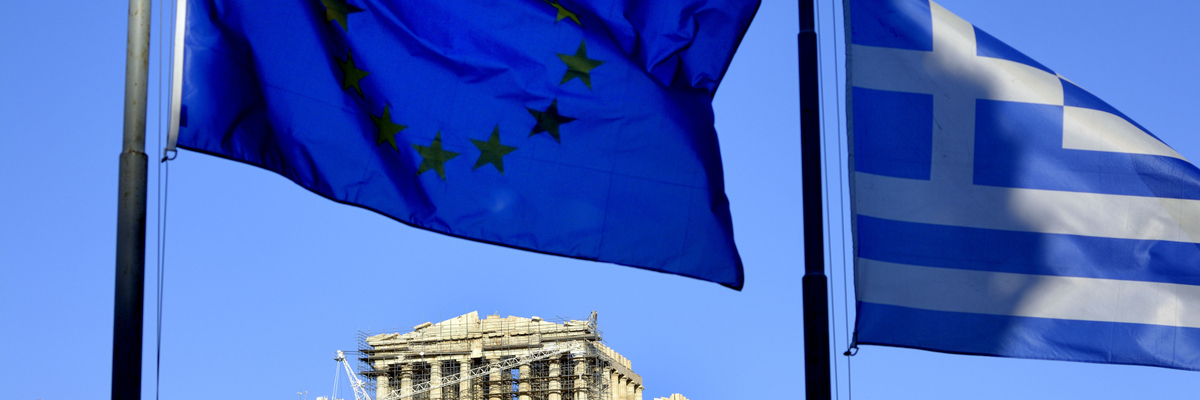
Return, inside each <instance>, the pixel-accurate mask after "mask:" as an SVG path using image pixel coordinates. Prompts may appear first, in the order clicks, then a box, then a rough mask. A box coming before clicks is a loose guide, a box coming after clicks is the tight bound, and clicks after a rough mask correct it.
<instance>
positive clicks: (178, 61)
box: [163, 0, 187, 156]
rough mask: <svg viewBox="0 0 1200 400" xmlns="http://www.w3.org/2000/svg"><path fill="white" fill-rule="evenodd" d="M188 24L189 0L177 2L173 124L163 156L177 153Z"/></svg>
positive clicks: (173, 63)
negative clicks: (185, 27) (170, 152)
mask: <svg viewBox="0 0 1200 400" xmlns="http://www.w3.org/2000/svg"><path fill="white" fill-rule="evenodd" d="M186 23H187V0H178V1H176V2H175V44H174V47H175V48H174V54H172V56H171V123H170V125H169V127H168V128H167V144H166V146H163V153H164V154H163V156H166V152H169V151H175V143H176V142H178V141H179V109H180V108H181V104H182V103H183V101H182V97H183V28H184V25H186Z"/></svg>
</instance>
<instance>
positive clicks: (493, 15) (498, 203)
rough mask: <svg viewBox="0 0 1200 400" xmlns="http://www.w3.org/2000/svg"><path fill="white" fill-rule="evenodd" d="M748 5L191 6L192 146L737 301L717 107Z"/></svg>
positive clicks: (185, 135)
mask: <svg viewBox="0 0 1200 400" xmlns="http://www.w3.org/2000/svg"><path fill="white" fill-rule="evenodd" d="M757 6H758V2H757V1H754V0H713V1H706V0H675V1H647V2H616V1H599V0H595V1H585V0H548V1H546V0H460V1H453V0H452V1H446V0H438V1H382V0H285V1H254V0H191V1H189V2H188V6H187V7H188V8H187V17H186V27H185V31H186V34H185V36H184V37H185V39H184V40H185V46H184V48H185V56H184V57H185V58H184V63H183V65H184V67H183V88H182V105H183V111H182V116H181V122H180V128H179V145H180V146H181V147H184V148H187V149H189V150H194V151H198V152H202V153H208V154H212V155H216V156H219V157H225V158H229V159H232V160H237V161H241V162H245V163H248V164H252V165H256V166H259V167H262V168H266V169H268V170H271V171H275V172H277V173H279V174H281V175H283V176H285V177H287V178H288V179H291V180H293V181H295V182H296V183H297V184H300V185H301V186H303V187H305V188H307V189H309V190H311V191H313V192H315V193H317V194H320V195H322V196H325V197H327V198H329V199H332V200H334V201H338V202H342V203H347V204H352V205H356V206H359V207H364V208H367V209H370V210H374V211H376V212H379V213H381V214H384V215H387V216H389V217H392V218H394V219H396V220H398V221H400V222H403V223H406V224H409V225H411V226H414V227H418V228H422V229H428V230H431V231H435V232H440V233H444V234H447V235H451V236H456V237H461V238H466V239H471V240H476V241H481V242H487V243H494V244H499V245H503V246H509V247H514V248H519V249H526V250H532V251H537V252H544V253H550V254H557V255H563V256H568V257H574V258H581V259H587V260H597V261H605V262H611V263H617V264H623V265H629V266H635V267H640V268H645V269H650V270H655V271H661V272H667V273H672V274H679V275H684V276H689V277H694V278H698V279H703V280H707V281H712V282H717V283H720V284H722V285H726V286H729V287H731V288H735V289H740V288H741V287H742V282H743V277H742V264H741V260H740V258H739V256H738V253H737V249H736V248H735V247H734V242H733V232H732V223H731V221H730V216H729V204H728V200H727V199H726V197H725V193H724V184H723V178H722V172H721V159H720V154H719V151H718V146H717V136H716V132H715V130H714V128H713V113H712V106H711V102H712V97H713V95H714V93H715V92H716V89H717V85H718V83H720V81H721V77H722V75H723V74H724V73H725V70H726V68H727V67H728V64H729V62H730V60H731V59H732V57H733V53H734V50H735V49H736V47H737V45H738V43H739V41H740V40H741V37H742V35H743V34H744V33H745V31H746V29H747V28H748V26H749V23H750V19H751V17H752V16H753V14H754V12H755V11H756V9H757Z"/></svg>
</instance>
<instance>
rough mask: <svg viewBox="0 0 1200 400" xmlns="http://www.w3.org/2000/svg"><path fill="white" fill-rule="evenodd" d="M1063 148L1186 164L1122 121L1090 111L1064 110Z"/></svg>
mask: <svg viewBox="0 0 1200 400" xmlns="http://www.w3.org/2000/svg"><path fill="white" fill-rule="evenodd" d="M1063 148H1067V149H1075V150H1092V151H1107V152H1114V153H1134V154H1149V155H1155V156H1165V157H1173V158H1178V159H1180V160H1184V161H1187V159H1185V158H1183V156H1181V155H1179V153H1176V152H1175V150H1174V149H1172V148H1171V147H1170V146H1167V145H1166V144H1165V143H1163V142H1161V141H1159V140H1158V139H1155V138H1154V137H1153V136H1150V134H1148V133H1146V132H1145V131H1143V130H1142V129H1141V128H1138V127H1137V126H1136V125H1134V124H1131V123H1129V121H1126V120H1125V118H1121V117H1118V116H1116V115H1113V114H1111V113H1107V112H1104V111H1100V110H1093V109H1089V108H1079V107H1063Z"/></svg>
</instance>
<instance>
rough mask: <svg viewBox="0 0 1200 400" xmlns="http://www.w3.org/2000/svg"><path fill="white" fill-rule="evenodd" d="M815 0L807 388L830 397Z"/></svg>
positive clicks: (805, 63) (807, 66)
mask: <svg viewBox="0 0 1200 400" xmlns="http://www.w3.org/2000/svg"><path fill="white" fill-rule="evenodd" d="M813 1H814V0H800V34H799V35H797V41H798V42H799V50H800V156H801V176H802V178H801V179H802V183H801V186H802V189H803V196H804V197H803V202H804V205H803V215H804V278H803V280H802V281H801V282H802V283H801V290H802V291H803V296H804V297H803V301H804V384H805V385H804V386H805V393H806V394H807V398H808V400H821V399H829V398H830V394H831V391H830V370H829V351H830V345H829V292H828V289H827V287H826V278H825V234H824V232H823V231H822V204H821V105H820V103H819V102H820V96H819V93H818V79H819V77H818V74H817V61H818V59H817V56H818V54H817V32H816V30H815V29H814V21H815V18H816V16H815V10H814V8H813Z"/></svg>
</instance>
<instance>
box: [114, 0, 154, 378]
mask: <svg viewBox="0 0 1200 400" xmlns="http://www.w3.org/2000/svg"><path fill="white" fill-rule="evenodd" d="M149 64H150V0H129V31H128V36H127V43H126V53H125V128H124V140H122V146H121V171H120V178H119V184H118V188H117V190H118V196H117V278H116V296H115V302H114V303H115V304H114V308H113V358H112V363H113V364H112V398H113V400H117V399H121V400H138V399H141V396H142V307H143V305H144V304H145V292H146V287H145V281H146V81H147V75H148V72H149Z"/></svg>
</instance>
